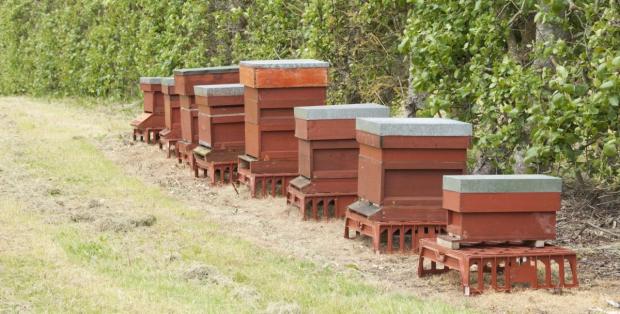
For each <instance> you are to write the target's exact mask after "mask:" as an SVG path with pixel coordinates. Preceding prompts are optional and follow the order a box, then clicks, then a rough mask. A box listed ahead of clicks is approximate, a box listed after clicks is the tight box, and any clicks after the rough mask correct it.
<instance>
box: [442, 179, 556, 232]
mask: <svg viewBox="0 0 620 314" xmlns="http://www.w3.org/2000/svg"><path fill="white" fill-rule="evenodd" d="M561 191H562V180H561V179H560V178H555V177H550V176H545V175H477V176H471V175H470V176H445V177H444V179H443V208H445V209H447V210H448V226H447V231H448V233H450V234H451V235H452V238H454V239H455V240H457V241H465V242H484V241H528V240H553V239H555V238H556V226H555V225H556V212H557V211H558V210H559V209H560V203H561V195H560V194H561Z"/></svg>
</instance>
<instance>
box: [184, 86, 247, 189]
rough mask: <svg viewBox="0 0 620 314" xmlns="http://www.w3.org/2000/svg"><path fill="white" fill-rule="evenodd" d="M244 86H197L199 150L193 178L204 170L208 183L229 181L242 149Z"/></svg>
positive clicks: (195, 154) (232, 177) (195, 153)
mask: <svg viewBox="0 0 620 314" xmlns="http://www.w3.org/2000/svg"><path fill="white" fill-rule="evenodd" d="M243 90H244V88H243V85H241V84H220V85H197V86H195V87H194V93H195V95H196V102H197V103H198V143H199V144H200V145H199V146H198V147H196V148H195V149H194V157H195V160H196V168H195V176H196V177H197V176H198V172H199V170H203V171H204V173H205V177H209V179H210V182H211V184H215V183H216V182H228V183H230V182H232V181H233V179H234V178H235V175H236V168H237V157H238V156H239V155H240V154H243V150H244V148H245V141H244V137H245V129H244V106H243Z"/></svg>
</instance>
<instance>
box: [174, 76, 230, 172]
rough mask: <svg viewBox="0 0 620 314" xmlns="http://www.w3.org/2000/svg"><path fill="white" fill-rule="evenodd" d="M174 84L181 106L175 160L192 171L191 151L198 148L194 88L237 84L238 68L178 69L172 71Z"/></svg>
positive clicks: (196, 107)
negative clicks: (188, 165)
mask: <svg viewBox="0 0 620 314" xmlns="http://www.w3.org/2000/svg"><path fill="white" fill-rule="evenodd" d="M174 83H175V91H176V92H177V93H178V94H179V95H180V96H179V97H180V106H181V140H180V141H178V142H177V151H178V155H177V158H178V160H179V162H182V161H185V162H187V163H188V164H190V165H191V167H192V169H194V154H193V150H194V148H195V147H196V146H198V105H197V104H196V100H195V95H194V86H196V85H213V84H229V83H239V67H237V66H223V67H210V68H193V69H178V70H174Z"/></svg>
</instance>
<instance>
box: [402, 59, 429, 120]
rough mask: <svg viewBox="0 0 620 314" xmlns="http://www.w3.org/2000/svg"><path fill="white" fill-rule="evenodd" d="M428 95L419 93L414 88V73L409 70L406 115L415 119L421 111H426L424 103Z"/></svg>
mask: <svg viewBox="0 0 620 314" xmlns="http://www.w3.org/2000/svg"><path fill="white" fill-rule="evenodd" d="M426 96H427V94H426V93H418V92H417V91H416V90H415V87H413V72H412V71H411V69H410V70H409V79H408V80H407V98H406V99H405V115H406V116H407V117H408V118H413V117H415V116H416V113H417V111H418V110H419V109H424V101H425V100H426Z"/></svg>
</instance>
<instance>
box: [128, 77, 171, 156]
mask: <svg viewBox="0 0 620 314" xmlns="http://www.w3.org/2000/svg"><path fill="white" fill-rule="evenodd" d="M162 79H163V78H162V77H141V78H140V89H141V90H142V93H143V95H144V109H143V113H142V114H141V115H140V116H139V117H137V118H135V119H134V120H132V121H131V126H132V128H133V140H134V141H136V140H137V139H138V137H139V138H140V140H142V141H146V143H148V144H154V143H158V142H159V131H161V130H163V129H164V127H165V122H164V96H163V94H162V92H161V81H162Z"/></svg>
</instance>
